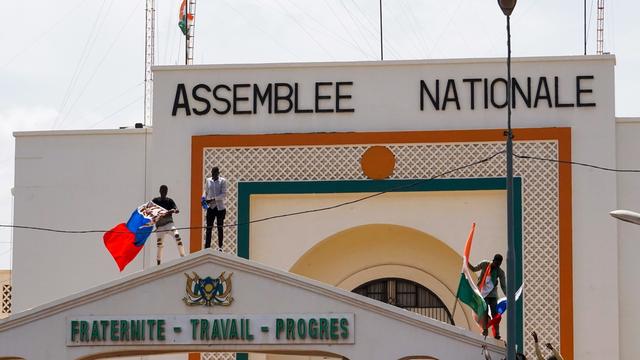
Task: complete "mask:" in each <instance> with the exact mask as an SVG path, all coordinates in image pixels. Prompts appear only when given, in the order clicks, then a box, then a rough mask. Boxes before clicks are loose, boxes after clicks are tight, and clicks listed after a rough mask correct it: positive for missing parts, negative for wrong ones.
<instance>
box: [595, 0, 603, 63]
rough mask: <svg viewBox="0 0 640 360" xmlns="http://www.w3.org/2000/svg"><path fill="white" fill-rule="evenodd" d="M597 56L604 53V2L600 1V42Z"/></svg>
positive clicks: (598, 42)
mask: <svg viewBox="0 0 640 360" xmlns="http://www.w3.org/2000/svg"><path fill="white" fill-rule="evenodd" d="M597 45H598V46H597V49H598V50H597V54H598V55H602V54H603V53H604V0H598V40H597Z"/></svg>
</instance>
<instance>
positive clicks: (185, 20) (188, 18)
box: [178, 0, 193, 35]
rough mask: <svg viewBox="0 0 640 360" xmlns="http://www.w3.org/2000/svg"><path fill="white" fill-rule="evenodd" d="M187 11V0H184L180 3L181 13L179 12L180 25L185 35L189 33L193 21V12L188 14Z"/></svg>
mask: <svg viewBox="0 0 640 360" xmlns="http://www.w3.org/2000/svg"><path fill="white" fill-rule="evenodd" d="M186 12H187V0H182V4H181V5H180V13H179V14H178V27H179V28H180V30H182V33H183V34H184V35H187V32H188V31H189V27H190V26H191V23H192V22H193V14H186V15H185V13H186Z"/></svg>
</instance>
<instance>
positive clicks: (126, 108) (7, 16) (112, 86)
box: [0, 0, 640, 269]
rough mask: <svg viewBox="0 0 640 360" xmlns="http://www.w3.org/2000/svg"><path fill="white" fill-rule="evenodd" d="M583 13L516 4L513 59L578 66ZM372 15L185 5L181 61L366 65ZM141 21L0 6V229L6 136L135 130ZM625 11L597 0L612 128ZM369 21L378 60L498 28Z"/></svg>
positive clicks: (3, 247) (483, 9) (486, 35)
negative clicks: (190, 53) (612, 61)
mask: <svg viewBox="0 0 640 360" xmlns="http://www.w3.org/2000/svg"><path fill="white" fill-rule="evenodd" d="M583 3H584V0H562V1H558V0H535V1H533V0H520V1H519V2H518V5H517V7H516V9H515V11H514V13H513V16H512V45H513V55H514V56H552V55H580V54H582V53H583ZM179 4H180V0H156V16H157V22H156V32H157V36H156V42H155V44H156V64H181V63H183V62H184V40H183V38H182V37H181V32H180V30H179V29H178V26H177V23H178V8H179ZM596 4H597V1H596V0H587V17H588V19H589V20H588V29H589V31H588V38H587V41H588V50H587V53H588V54H594V53H595V49H596ZM378 5H379V0H205V1H202V0H199V1H198V2H197V11H196V28H195V29H196V40H195V47H196V49H195V57H194V59H195V61H194V63H196V64H203V63H215V64H219V63H259V62H306V61H350V60H379V59H380V38H379V22H378V21H379V17H378V15H379V7H378ZM144 9H145V1H144V0H128V1H116V0H91V1H90V0H58V1H45V0H31V1H3V2H2V4H0V24H2V31H1V32H0V44H1V45H2V50H1V51H0V136H1V137H2V141H0V224H10V223H11V222H12V196H11V188H12V187H13V169H14V141H13V136H12V133H13V132H14V131H21V130H48V129H105V128H116V127H119V126H132V125H133V124H134V123H136V122H142V120H143V94H144V85H143V81H144V45H145V37H144V30H145V23H144V19H145V13H144ZM639 13H640V3H639V2H637V1H633V0H617V1H612V0H606V9H605V18H606V25H605V33H604V39H605V42H604V48H605V52H610V53H612V54H615V55H616V57H617V66H616V115H617V116H634V117H640V106H639V105H638V100H637V99H639V95H638V91H639V90H640V86H639V85H638V84H639V83H640V70H639V69H640V45H639V44H640V42H639V39H640V25H639V23H638V20H637V14H639ZM383 14H384V16H383V24H384V54H385V60H399V59H442V58H476V57H502V56H505V54H506V41H505V39H506V35H505V19H504V17H503V15H502V13H501V11H500V9H499V8H498V5H497V2H496V1H495V0H448V1H435V0H383ZM516 126H517V124H516ZM42 176H46V174H42ZM54 205H55V204H43V206H52V207H53V206H54ZM17 225H19V224H17ZM110 225H113V224H105V228H108V227H110ZM77 227H78V229H84V228H83V226H82V224H78V225H77ZM10 240H11V231H10V230H8V229H0V269H4V268H10V267H11V250H10V249H11V244H10Z"/></svg>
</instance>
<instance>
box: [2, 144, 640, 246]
mask: <svg viewBox="0 0 640 360" xmlns="http://www.w3.org/2000/svg"><path fill="white" fill-rule="evenodd" d="M504 152H505V151H504V150H502V151H498V152H496V153H494V154H492V155H490V156H487V157H485V158H483V159H480V160H477V161H474V162H471V163H468V164H465V165H462V166H458V167H455V168H452V169H450V170H447V171H445V172H442V173H439V174H437V175H434V176H432V177H430V178H427V179H421V180H416V181H414V182H412V183H410V184H404V185H400V186H395V187H391V188H389V189H387V190H384V191H379V192H376V193H373V194H370V195H366V196H363V197H360V198H357V199H354V200H350V201H345V202H341V203H338V204H335V205H330V206H325V207H319V208H314V209H309V210H302V211H295V212H290V213H285V214H280V215H273V216H268V217H264V218H260V219H255V220H250V221H247V222H243V223H234V224H227V225H224V226H223V227H226V228H229V227H236V226H244V225H250V224H255V223H260V222H265V221H270V220H275V219H282V218H287V217H292V216H298V215H304V214H311V213H317V212H323V211H328V210H334V209H337V208H341V207H344V206H347V205H353V204H356V203H359V202H363V201H366V200H369V199H372V198H375V197H378V196H381V195H384V194H388V193H392V192H397V191H401V190H406V189H410V188H412V187H415V186H418V185H420V184H423V183H426V182H428V181H432V180H435V179H438V178H442V177H444V176H447V175H449V174H452V173H455V172H456V171H460V170H464V169H467V168H470V167H473V166H476V165H480V164H483V163H486V162H488V161H490V160H492V159H494V158H495V157H497V156H498V155H500V154H504ZM513 156H514V157H516V158H518V159H523V160H535V161H545V162H552V163H557V164H567V165H576V166H584V167H588V168H593V169H597V170H602V171H609V172H616V173H640V169H614V168H609V167H604V166H598V165H593V164H587V163H582V162H578V161H568V160H560V159H551V158H544V157H538V156H529V155H519V154H513ZM0 228H11V229H22V230H34V231H45V232H53V233H63V234H91V233H105V232H107V231H109V230H63V229H52V228H46V227H38V226H24V225H8V224H0ZM205 228H206V226H189V227H179V228H176V230H201V229H205ZM167 231H173V230H167ZM153 232H154V233H155V232H157V231H156V230H154V231H153Z"/></svg>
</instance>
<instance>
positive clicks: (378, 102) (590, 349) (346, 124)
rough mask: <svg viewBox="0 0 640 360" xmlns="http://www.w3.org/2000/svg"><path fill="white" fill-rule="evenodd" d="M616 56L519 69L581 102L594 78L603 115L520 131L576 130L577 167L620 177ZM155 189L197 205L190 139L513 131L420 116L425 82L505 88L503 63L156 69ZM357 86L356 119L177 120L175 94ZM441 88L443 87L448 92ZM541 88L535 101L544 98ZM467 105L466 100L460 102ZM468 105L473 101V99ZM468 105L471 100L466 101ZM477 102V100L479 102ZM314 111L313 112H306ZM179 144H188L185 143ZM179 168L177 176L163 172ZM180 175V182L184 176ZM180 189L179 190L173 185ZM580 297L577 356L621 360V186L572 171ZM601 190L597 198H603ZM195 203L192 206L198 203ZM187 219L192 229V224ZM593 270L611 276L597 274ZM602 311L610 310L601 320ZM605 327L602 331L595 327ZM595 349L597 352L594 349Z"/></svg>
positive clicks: (580, 111)
mask: <svg viewBox="0 0 640 360" xmlns="http://www.w3.org/2000/svg"><path fill="white" fill-rule="evenodd" d="M614 65H615V58H614V57H613V56H579V57H578V56H576V57H550V58H523V59H514V61H513V76H514V77H516V78H518V79H519V80H523V81H524V80H526V77H527V76H531V77H533V78H537V77H538V76H541V75H546V76H547V77H549V79H550V83H549V85H550V86H551V87H553V77H554V76H558V77H559V78H560V83H561V84H565V85H564V86H562V87H561V90H560V99H570V98H571V97H572V96H573V97H575V91H576V89H575V81H576V80H575V79H576V76H578V75H594V77H595V79H594V80H593V81H591V82H589V84H591V85H592V88H593V89H594V90H593V94H589V95H586V96H588V97H587V98H588V99H590V101H593V102H596V103H597V106H596V107H580V108H576V107H567V108H556V107H554V108H547V107H546V106H539V107H538V108H536V109H526V108H523V107H522V105H521V104H520V106H518V107H517V108H516V109H515V110H514V113H513V126H514V127H549V126H565V127H571V128H572V157H573V159H574V160H576V161H584V162H589V163H595V164H599V165H603V166H610V167H613V166H615V164H616V155H615V115H614ZM154 71H155V72H154V79H155V80H154V81H155V87H154V127H155V128H154V139H155V142H154V144H155V145H156V146H155V147H154V151H153V157H154V160H153V187H157V186H158V185H160V182H161V181H165V182H169V184H168V185H169V187H170V188H172V189H173V194H174V197H175V198H178V199H181V200H182V201H188V199H189V196H190V183H189V178H188V176H187V174H190V171H191V165H190V162H189V161H187V160H186V159H190V152H191V146H190V144H191V139H190V137H189V135H209V134H261V133H296V132H318V131H319V132H345V131H400V130H451V129H491V128H504V127H505V122H506V121H505V120H506V111H505V109H494V108H490V109H487V110H485V109H476V110H469V109H468V100H465V101H467V102H466V103H463V109H462V110H455V107H454V108H451V107H450V108H449V109H448V110H447V111H444V112H442V111H441V112H436V111H424V112H421V111H420V110H419V81H420V80H421V79H422V80H426V81H428V82H430V83H431V84H433V82H434V80H435V79H441V81H443V80H444V81H445V82H446V80H447V79H449V78H452V79H457V80H458V81H459V80H461V79H462V78H484V77H487V78H496V77H501V76H504V74H505V73H506V69H505V61H504V59H469V60H466V59H464V60H447V61H445V60H435V61H409V62H395V61H389V62H386V61H385V62H369V63H342V64H340V63H338V64H336V63H329V64H288V65H282V64H275V65H232V66H224V65H222V66H207V65H203V66H192V67H189V68H185V67H182V66H168V67H156V68H155V69H154ZM296 81H297V82H299V83H301V84H306V86H309V84H313V83H314V82H316V81H353V82H354V86H353V88H352V91H351V93H352V95H353V98H352V99H351V101H350V103H349V104H350V105H352V107H354V108H355V109H356V111H355V112H354V113H340V114H336V113H331V114H265V113H261V114H258V115H225V116H217V115H215V114H213V113H211V114H210V115H207V116H189V117H186V116H184V111H180V112H179V113H178V116H172V114H171V112H172V106H173V101H174V98H175V95H176V85H177V84H179V83H184V84H186V85H187V88H188V89H190V88H191V87H193V86H194V85H196V84H198V83H204V84H209V85H211V86H212V87H213V86H215V85H217V84H221V83H224V84H234V83H235V84H238V83H258V84H262V85H263V86H264V85H265V84H267V83H273V82H290V83H292V82H296ZM441 86H444V85H443V84H441ZM535 89H536V88H535V82H534V92H535ZM460 96H461V97H462V96H463V95H460ZM465 96H466V95H465ZM467 97H468V96H467ZM476 101H478V100H476ZM305 105H308V104H305ZM177 134H182V135H181V136H178V135H177ZM166 144H171V145H172V146H167V145H166ZM165 162H170V163H171V164H173V165H174V166H172V167H163V166H162V164H163V163H165ZM175 174H179V176H175ZM165 179H171V180H165ZM572 185H573V276H574V281H573V289H574V342H575V346H574V350H575V358H576V359H581V360H591V359H594V360H595V359H603V358H617V357H618V354H619V344H618V306H617V304H614V303H612V302H611V301H610V299H609V298H608V297H606V296H594V295H593V294H616V293H617V292H618V281H617V277H618V270H617V269H618V247H617V244H611V246H607V247H603V246H602V239H607V238H616V236H617V227H616V224H615V223H614V222H612V221H610V219H608V217H607V216H606V215H603V214H606V213H607V212H608V211H610V210H611V209H612V208H614V207H615V206H616V195H617V192H616V176H615V174H611V173H608V172H602V171H597V170H591V169H586V168H580V167H574V168H573V184H572ZM596 189H597V190H596ZM192 201H193V199H192ZM182 217H183V218H185V219H188V214H186V213H183V214H182ZM594 263H604V264H608V265H609V266H604V267H601V268H599V270H598V271H593V266H594ZM594 309H607V311H606V312H604V311H603V312H594ZM594 323H596V324H598V326H593V324H594ZM593 344H598V346H597V347H594V346H593Z"/></svg>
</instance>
